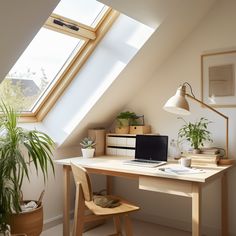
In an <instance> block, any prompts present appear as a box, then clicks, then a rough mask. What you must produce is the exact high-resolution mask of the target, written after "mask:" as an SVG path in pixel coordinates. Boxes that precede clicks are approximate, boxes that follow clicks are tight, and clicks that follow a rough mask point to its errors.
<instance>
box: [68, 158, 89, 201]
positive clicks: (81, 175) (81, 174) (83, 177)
mask: <svg viewBox="0 0 236 236" xmlns="http://www.w3.org/2000/svg"><path fill="white" fill-rule="evenodd" d="M71 168H72V172H73V175H74V179H75V183H80V184H81V187H82V190H83V194H84V199H85V201H92V199H93V194H92V185H91V181H90V178H89V175H88V172H87V171H86V169H85V168H83V167H82V166H80V165H78V164H75V163H72V162H71Z"/></svg>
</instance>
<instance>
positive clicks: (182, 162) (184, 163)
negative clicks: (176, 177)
mask: <svg viewBox="0 0 236 236" xmlns="http://www.w3.org/2000/svg"><path fill="white" fill-rule="evenodd" d="M180 165H181V166H183V167H190V166H191V158H188V157H181V158H180Z"/></svg>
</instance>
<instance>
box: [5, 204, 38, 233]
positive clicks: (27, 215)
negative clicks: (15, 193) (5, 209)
mask: <svg viewBox="0 0 236 236" xmlns="http://www.w3.org/2000/svg"><path fill="white" fill-rule="evenodd" d="M26 202H29V201H26ZM10 227H11V233H12V234H26V235H27V236H39V235H40V234H41V233H42V231H43V206H42V205H41V206H39V207H38V208H36V209H34V210H32V211H28V212H21V213H19V214H12V215H11V217H10Z"/></svg>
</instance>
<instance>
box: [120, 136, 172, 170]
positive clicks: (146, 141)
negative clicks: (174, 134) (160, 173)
mask: <svg viewBox="0 0 236 236" xmlns="http://www.w3.org/2000/svg"><path fill="white" fill-rule="evenodd" d="M167 153H168V136H165V135H137V136H136V145H135V159H133V160H129V161H125V162H124V163H125V164H129V165H138V166H146V167H157V166H160V165H163V164H165V163H166V162H167Z"/></svg>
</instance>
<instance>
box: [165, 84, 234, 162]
mask: <svg viewBox="0 0 236 236" xmlns="http://www.w3.org/2000/svg"><path fill="white" fill-rule="evenodd" d="M186 85H188V86H189V88H190V92H191V94H192V95H190V94H188V93H186ZM186 97H188V98H190V99H192V100H194V101H196V102H198V103H199V104H201V105H202V106H204V107H206V108H208V109H210V110H212V111H213V112H215V113H217V114H218V115H220V116H221V117H223V118H224V119H225V121H226V134H225V136H226V141H225V142H226V148H225V158H228V154H229V118H228V117H227V116H225V115H224V114H222V113H221V112H219V111H217V110H215V109H214V108H213V107H211V106H209V105H207V104H206V103H204V102H202V101H200V100H198V99H197V98H195V96H194V94H193V90H192V87H191V85H190V84H189V83H187V82H184V83H183V85H180V87H179V88H178V89H177V91H176V94H175V95H174V96H173V97H171V98H170V99H169V100H168V101H167V102H166V104H165V105H164V107H163V109H164V110H166V111H168V112H171V113H174V114H178V115H189V114H190V111H189V105H188V101H187V100H186Z"/></svg>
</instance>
